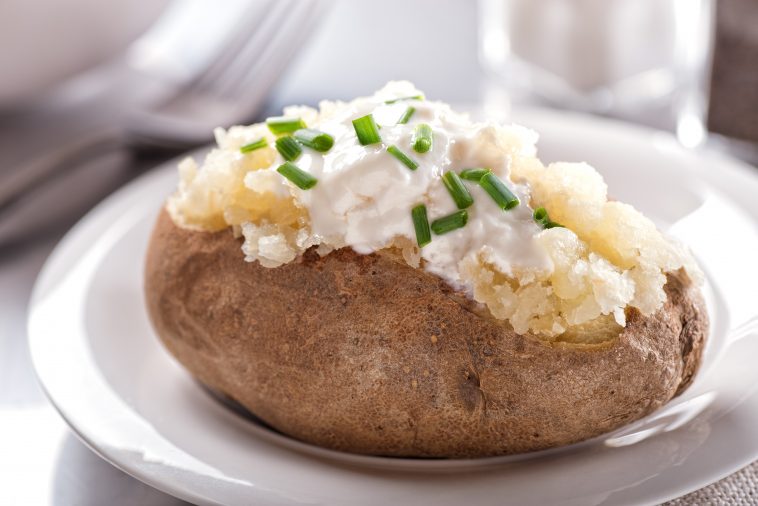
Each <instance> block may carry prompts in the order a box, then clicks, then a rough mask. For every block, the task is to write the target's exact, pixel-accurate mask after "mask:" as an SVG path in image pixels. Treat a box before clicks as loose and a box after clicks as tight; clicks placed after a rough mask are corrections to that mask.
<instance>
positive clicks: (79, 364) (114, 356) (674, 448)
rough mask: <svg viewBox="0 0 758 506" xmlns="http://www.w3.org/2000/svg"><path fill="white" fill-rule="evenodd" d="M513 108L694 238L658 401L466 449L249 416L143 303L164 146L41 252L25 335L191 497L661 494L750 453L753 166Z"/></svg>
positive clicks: (450, 499)
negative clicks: (391, 449) (305, 428)
mask: <svg viewBox="0 0 758 506" xmlns="http://www.w3.org/2000/svg"><path fill="white" fill-rule="evenodd" d="M514 119H515V120H517V121H518V122H521V123H523V124H526V125H528V126H531V127H533V128H535V129H536V130H538V131H540V132H542V138H541V141H540V144H539V146H540V150H541V155H542V157H543V158H544V159H545V160H556V159H559V158H560V159H567V160H586V161H588V162H590V163H593V164H595V165H596V166H597V167H598V168H600V169H601V172H603V174H604V175H605V177H606V179H607V181H608V183H609V186H610V188H611V193H612V194H613V195H614V196H615V197H616V198H618V199H620V200H624V201H628V202H630V203H632V204H634V205H635V206H637V207H638V208H639V209H641V210H642V211H643V212H645V213H646V214H648V215H649V216H651V217H652V218H653V219H655V220H656V221H657V223H658V224H659V225H660V226H661V227H663V228H665V229H666V230H668V231H669V232H670V233H671V234H672V235H675V236H677V237H680V238H681V239H682V240H684V241H685V242H687V243H688V244H689V245H690V246H691V247H692V249H693V251H694V252H695V254H696V256H697V257H698V259H699V261H700V262H701V264H702V266H703V268H704V270H705V271H706V275H707V277H708V283H707V286H706V295H707V298H708V304H709V310H710V312H711V317H712V327H713V328H712V335H711V339H710V343H709V346H708V347H707V349H706V356H705V362H704V364H703V368H702V370H701V372H700V374H699V376H698V377H697V380H696V382H695V384H694V385H693V387H692V388H690V389H689V390H688V391H687V392H686V394H685V395H684V396H683V397H681V398H679V399H677V400H676V401H675V402H673V403H670V404H669V405H667V406H665V407H664V408H663V409H662V410H660V411H659V412H657V413H654V414H653V415H651V416H650V417H648V418H646V419H644V420H642V421H641V422H639V423H636V424H634V425H632V426H629V427H626V428H624V429H623V430H621V431H618V432H616V433H614V434H610V435H608V436H605V437H602V438H598V439H596V440H594V441H590V442H585V443H583V444H580V445H575V446H572V447H568V448H563V449H559V450H554V451H548V452H542V453H538V454H532V455H527V456H515V457H506V458H495V459H484V460H471V461H445V460H432V461H423V460H413V459H405V460H403V459H386V458H375V457H357V456H351V455H348V454H342V453H338V452H332V451H327V450H322V449H318V448H315V447H312V446H310V445H307V444H303V443H299V442H296V441H293V440H290V439H288V438H286V437H284V436H281V435H278V434H276V433H274V432H271V431H269V430H268V429H266V428H264V427H262V426H259V425H257V424H256V423H254V422H252V421H250V420H249V419H246V418H244V417H242V416H240V415H238V414H236V413H235V412H233V411H232V410H229V409H228V408H226V407H225V406H223V405H222V404H221V403H219V402H217V401H216V400H215V399H214V398H213V397H211V396H210V395H209V394H208V392H206V391H205V390H203V389H202V388H200V387H199V386H198V385H197V384H196V383H195V382H193V381H192V379H191V378H190V377H189V376H188V374H186V373H185V372H184V370H183V369H181V368H180V367H179V366H178V365H177V363H176V362H174V360H173V359H172V358H171V357H170V356H169V355H168V354H167V353H166V352H165V351H164V350H163V349H162V348H161V346H160V344H159V343H158V341H157V339H156V338H155V336H154V334H153V332H152V330H151V328H150V325H149V322H148V320H147V316H146V314H145V310H144V307H143V297H142V262H143V256H144V251H145V245H146V241H147V239H148V234H149V232H150V229H151V226H152V223H153V220H154V218H155V216H156V213H157V212H158V210H159V208H160V206H161V203H162V201H163V199H164V198H165V196H166V195H167V194H168V193H170V192H171V191H172V189H173V187H174V184H175V171H174V169H173V165H174V164H173V163H169V164H167V166H166V167H164V168H161V169H159V170H156V171H155V172H153V173H151V174H149V175H147V176H145V177H143V178H141V179H139V180H137V181H135V182H133V183H132V184H130V185H129V186H127V187H125V188H124V189H123V190H121V191H119V192H118V193H116V194H115V195H113V196H112V197H110V198H108V199H107V200H106V201H105V202H103V203H102V204H101V205H100V206H98V207H97V208H96V209H95V210H94V211H93V212H92V213H90V215H89V216H87V217H86V218H85V219H83V220H82V221H81V222H80V223H79V224H78V225H77V226H76V227H75V228H74V229H73V230H72V231H71V232H70V233H69V234H68V236H67V237H66V238H65V239H64V240H63V241H62V243H61V244H60V245H59V246H58V248H57V249H56V251H55V252H54V253H53V255H52V256H51V258H50V259H49V261H48V263H47V265H46V267H45V268H44V270H43V272H42V274H41V276H40V278H39V280H38V282H37V286H36V289H35V292H34V296H33V301H32V308H31V313H30V321H29V335H30V340H31V349H32V355H33V359H34V364H35V367H36V369H37V372H38V374H39V377H40V379H41V381H42V384H43V385H44V388H45V389H46V391H47V393H48V395H49V396H50V399H51V400H52V402H53V403H54V404H55V405H56V406H57V408H58V409H59V410H60V413H61V414H62V415H63V417H64V418H65V419H66V420H67V421H68V423H69V424H70V425H71V426H72V428H73V429H74V430H75V431H76V432H77V433H78V434H79V435H80V436H81V437H82V439H83V440H85V441H86V442H87V443H88V444H89V445H90V446H91V447H92V448H93V449H94V450H95V451H97V452H98V453H99V454H100V455H102V456H103V457H104V458H106V459H108V460H109V461H111V462H112V463H114V464H115V465H116V466H118V467H120V468H121V469H123V470H125V471H126V472H128V473H130V474H132V475H134V476H136V477H137V478H139V479H141V480H143V481H145V482H147V483H149V484H151V485H153V486H155V487H157V488H159V489H161V490H164V491H166V492H168V493H170V494H174V495H176V496H178V497H181V498H183V499H187V500H190V501H193V502H197V503H224V504H272V505H274V504H275V505H293V504H305V503H307V504H330V505H353V504H377V505H386V504H416V505H426V504H428V505H435V506H443V505H456V506H458V505H460V504H503V503H513V504H521V505H527V504H539V505H544V504H577V505H578V504H581V505H587V504H626V503H632V502H633V503H655V502H659V501H663V500H666V499H670V498H673V497H676V496H679V495H682V494H684V493H686V492H689V491H692V490H695V489H697V488H699V487H702V486H704V485H706V484H708V483H710V482H713V481H715V480H717V479H719V478H722V477H723V476H726V475H727V474H729V473H731V472H733V471H735V470H737V469H738V468H740V467H742V466H744V465H746V464H747V463H749V462H751V461H752V460H753V459H755V458H757V457H758V438H755V437H754V434H755V427H756V425H757V424H758V392H756V386H758V367H756V366H755V361H756V358H755V357H758V319H757V318H756V315H758V295H756V291H755V288H754V285H755V283H756V282H758V269H757V268H756V264H755V258H756V255H757V254H758V171H755V170H754V169H751V168H750V167H747V166H744V165H740V164H739V163H737V162H734V161H730V160H728V159H725V158H721V157H719V156H718V155H716V154H712V153H700V154H695V153H691V152H687V151H684V150H682V149H680V148H679V147H678V146H677V145H676V143H675V142H674V141H673V140H672V139H671V138H669V137H668V136H666V135H665V134H661V133H657V132H653V131H649V130H644V129H640V128H635V127H631V126H628V125H624V124H620V123H614V122H610V121H601V120H598V119H592V118H587V117H582V116H573V115H567V114H558V113H554V112H546V111H524V112H521V113H519V114H516V117H515V118H514Z"/></svg>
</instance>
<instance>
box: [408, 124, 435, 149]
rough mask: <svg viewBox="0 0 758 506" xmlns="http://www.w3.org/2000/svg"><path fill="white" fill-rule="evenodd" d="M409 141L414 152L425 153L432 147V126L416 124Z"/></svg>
mask: <svg viewBox="0 0 758 506" xmlns="http://www.w3.org/2000/svg"><path fill="white" fill-rule="evenodd" d="M411 142H412V143H413V151H415V152H416V153H426V152H427V151H429V150H430V149H432V127H430V126H429V125H427V124H426V123H421V124H420V125H416V129H415V130H414V131H413V139H412V141H411Z"/></svg>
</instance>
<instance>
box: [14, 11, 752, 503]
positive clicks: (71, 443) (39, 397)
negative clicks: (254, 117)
mask: <svg viewBox="0 0 758 506" xmlns="http://www.w3.org/2000/svg"><path fill="white" fill-rule="evenodd" d="M432 2H433V0H424V1H422V2H419V3H418V4H417V5H414V7H412V8H410V9H411V11H414V10H417V11H418V12H416V14H417V15H418V16H416V17H415V18H414V15H413V12H411V13H410V14H409V15H408V18H409V19H410V20H411V21H409V23H412V22H414V21H413V20H414V19H416V21H418V19H423V17H424V16H423V15H422V14H423V12H425V11H426V9H427V8H431V6H432ZM385 4H386V5H385V7H386V8H385V9H383V11H385V12H387V13H392V12H395V11H396V10H397V9H400V8H401V7H402V8H404V9H406V11H407V9H408V7H407V6H408V4H406V3H403V2H401V0H391V1H387V2H385ZM441 4H443V5H444V8H445V9H447V10H448V11H450V15H449V16H446V19H448V21H447V22H448V23H450V26H440V24H441V25H444V23H445V21H444V20H441V21H439V22H438V24H437V25H436V26H432V24H427V25H423V24H420V23H416V24H415V25H414V29H413V30H409V32H414V30H415V32H414V33H415V36H417V37H421V38H426V40H427V46H428V47H429V48H437V49H433V50H432V51H434V52H439V55H437V56H439V58H436V57H435V58H430V59H429V61H430V62H432V63H430V65H425V66H424V69H423V71H422V70H421V69H419V68H418V66H417V65H415V61H414V57H413V55H409V56H408V57H407V58H406V59H405V60H403V59H400V60H398V61H396V62H394V63H395V66H394V72H397V73H399V75H389V76H388V75H387V72H386V69H385V68H381V67H380V66H379V67H377V68H374V69H371V68H370V66H365V68H362V69H360V71H358V69H357V68H356V67H355V66H353V65H347V66H345V65H339V63H338V62H340V61H342V62H345V61H350V60H351V58H352V54H351V52H350V51H351V48H352V46H353V45H352V44H351V42H350V41H351V40H352V39H353V38H354V37H357V34H359V33H362V35H363V36H365V32H368V31H370V30H371V29H372V26H371V20H369V19H367V18H366V16H363V15H361V9H363V8H365V6H361V5H359V3H353V2H348V1H347V0H342V1H340V2H337V7H338V8H337V9H335V11H336V12H335V13H334V14H331V15H330V16H329V17H328V18H327V19H325V20H324V23H325V26H324V27H323V29H322V30H321V31H320V33H319V34H318V35H317V36H316V38H315V39H314V40H313V41H312V42H311V43H310V44H309V47H308V48H307V49H306V50H305V51H304V52H303V54H301V55H300V56H299V57H298V59H297V60H296V61H295V63H294V66H293V68H292V69H290V71H288V73H287V74H286V75H285V76H284V78H283V80H282V82H281V83H280V86H279V88H278V90H279V91H278V92H277V93H276V94H275V95H274V96H273V97H271V100H270V102H269V107H268V110H267V111H266V112H269V111H273V110H276V109H277V108H279V107H281V105H283V104H285V103H291V102H295V103H297V102H303V103H315V101H316V100H317V99H318V98H319V97H323V96H329V97H343V98H347V97H350V96H353V95H355V94H363V93H369V92H371V91H372V90H373V89H375V88H377V87H379V86H381V85H382V84H383V82H384V81H385V80H387V79H388V78H407V79H410V80H414V81H415V82H416V84H417V85H418V86H419V87H420V88H421V89H424V90H426V92H427V93H428V95H429V96H435V97H439V98H443V99H446V100H448V101H452V102H460V101H467V102H472V101H475V100H477V99H478V98H479V93H480V86H481V84H482V75H481V71H480V70H479V69H478V66H477V63H476V61H475V59H472V58H470V57H468V55H471V54H475V53H476V33H475V28H476V13H475V10H474V9H471V8H469V6H468V3H467V2H457V1H455V0H444V1H435V2H434V3H433V5H434V6H435V7H436V8H439V6H440V5H441ZM393 6H394V7H393ZM395 7H396V8H397V9H396V8H395ZM388 15H389V14H388ZM346 19H350V20H356V19H357V20H363V21H362V22H357V23H352V24H351V25H350V29H347V30H344V29H342V30H341V29H339V27H343V26H345V20H346ZM401 28H402V27H401ZM398 31H399V32H402V31H403V30H401V29H398ZM419 31H420V32H421V33H419ZM448 33H456V37H453V38H448V37H447V35H446V34H448ZM451 39H454V41H453V42H454V43H453V42H451ZM404 43H405V42H403V41H399V42H397V44H398V47H397V48H395V49H396V51H392V50H391V49H390V51H389V53H397V54H403V53H404V51H402V47H401V45H402V44H404ZM381 50H382V51H385V52H386V51H387V48H386V47H384V48H383V49H381ZM369 51H371V49H369ZM376 51H377V54H376V55H371V54H369V55H365V54H364V55H363V60H364V61H370V60H372V58H371V57H372V56H377V57H381V53H379V52H378V51H380V49H376ZM407 53H410V52H407ZM322 54H330V58H329V59H328V61H326V62H325V61H324V59H323V58H319V56H320V55H322ZM432 56H434V55H432ZM374 61H377V60H376V59H374ZM378 61H381V59H379V60H378ZM450 61H456V62H462V63H460V64H459V65H457V66H456V67H455V68H451V66H450V65H449V64H448V62H450ZM433 62H439V63H438V64H436V63H433ZM460 75H467V76H469V79H468V80H464V81H462V80H461V79H460V78H459V76H460ZM103 114H104V113H103V111H102V110H98V111H95V110H90V111H87V112H86V113H84V114H78V115H75V116H72V117H63V118H61V117H59V116H57V117H48V116H46V115H45V112H44V111H42V112H38V113H37V114H35V115H33V116H32V117H29V116H25V115H20V116H19V115H17V114H15V115H10V116H9V115H6V116H2V115H0V170H1V169H2V167H4V166H7V165H8V164H16V163H19V162H21V161H22V160H24V159H25V158H28V157H29V156H31V155H33V154H34V153H38V152H39V150H40V146H47V145H51V144H55V143H59V142H63V141H65V138H66V137H69V138H70V137H74V136H76V135H77V132H82V131H85V130H86V129H88V128H92V126H93V125H97V124H98V123H103V122H105V121H108V120H109V119H108V118H106V117H104V115H103ZM209 140H210V139H209ZM160 161H162V160H161V159H160V158H154V159H142V160H136V161H134V160H132V161H125V160H123V159H117V160H104V161H103V162H102V164H103V167H101V168H99V169H98V170H100V171H103V172H106V173H108V174H109V175H110V176H109V177H112V178H113V180H114V181H116V182H118V181H121V182H123V181H126V180H128V179H129V178H131V177H133V176H134V175H136V174H138V173H140V172H141V171H143V170H146V169H149V168H150V167H151V166H154V165H156V164H158V163H160ZM69 226H70V223H69V224H66V225H65V226H62V227H60V228H58V229H55V230H51V231H49V232H48V233H47V234H46V235H44V236H43V237H39V238H37V240H36V241H35V242H34V243H32V244H28V245H26V246H25V247H23V248H15V249H12V250H5V251H3V250H0V505H5V504H8V505H21V504H40V505H44V504H55V505H58V504H60V505H69V504H76V505H103V504H109V505H170V504H183V503H182V501H179V500H178V499H175V498H173V497H171V496H168V495H166V494H163V493H162V492H159V491H157V490H155V489H153V488H151V487H149V486H147V485H144V484H142V483H141V482H139V481H138V480H136V479H133V478H131V477H130V476H128V475H126V474H124V473H123V472H121V471H119V470H118V469H116V468H115V467H113V466H112V465H110V464H109V463H107V462H105V461H104V460H102V459H100V457H98V456H97V455H95V454H94V453H93V452H92V451H90V450H89V449H88V448H87V447H86V446H84V445H83V444H82V443H81V442H80V441H79V440H78V439H77V437H76V436H75V435H74V434H73V433H72V432H71V431H70V430H69V429H68V427H67V426H66V424H65V423H64V422H63V420H62V419H61V418H60V417H59V416H58V414H57V413H56V412H55V410H54V409H53V408H52V406H51V405H50V404H49V403H48V402H47V400H46V399H45V396H44V394H43V392H42V391H41V389H40V387H39V386H38V384H37V382H36V379H35V377H34V373H33V370H32V365H31V360H30V357H29V352H28V349H27V343H26V311H27V305H28V299H29V296H30V294H31V290H32V286H33V283H34V280H35V277H36V276H37V273H38V271H39V269H40V268H41V267H42V265H43V263H44V261H45V259H46V257H47V256H48V255H49V253H50V252H51V250H52V248H53V247H54V246H55V244H56V242H57V241H58V240H59V239H60V237H62V235H63V234H64V233H65V230H66V229H67V228H68V227H69ZM757 486H758V466H756V464H753V465H752V466H748V467H747V468H746V469H744V470H743V471H741V472H740V473H736V474H735V475H732V476H731V477H729V478H727V479H726V480H723V481H722V482H719V483H716V484H714V485H711V486H710V487H706V488H705V489H702V490H701V491H698V492H696V493H695V494H692V495H690V496H686V497H684V498H680V499H678V500H676V501H674V502H673V503H672V504H692V503H698V504H703V503H710V504H757V503H758V495H756V494H757V493H758V492H756V487H757Z"/></svg>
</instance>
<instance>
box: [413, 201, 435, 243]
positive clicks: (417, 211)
mask: <svg viewBox="0 0 758 506" xmlns="http://www.w3.org/2000/svg"><path fill="white" fill-rule="evenodd" d="M411 218H412V219H413V228H414V229H415V230H416V242H417V243H418V247H419V248H423V247H424V246H426V245H427V244H429V243H430V242H432V233H431V232H430V231H429V220H428V219H427V217H426V206H425V205H424V204H419V205H417V206H416V207H414V208H413V209H411Z"/></svg>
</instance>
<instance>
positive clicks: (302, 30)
mask: <svg viewBox="0 0 758 506" xmlns="http://www.w3.org/2000/svg"><path fill="white" fill-rule="evenodd" d="M294 3H295V4H297V5H298V8H296V9H292V10H290V11H289V13H288V17H287V20H286V23H287V27H288V28H289V29H281V30H278V31H277V32H276V33H275V34H274V35H273V36H272V37H271V39H270V41H269V43H268V44H266V45H265V47H263V50H262V51H261V52H259V53H258V54H257V57H256V58H255V59H254V60H253V64H252V65H241V66H240V68H239V70H240V72H238V73H236V74H235V75H234V78H233V79H229V80H228V81H227V82H226V83H223V85H224V88H223V92H224V94H225V96H227V97H239V98H241V99H242V101H243V103H244V104H250V103H254V101H255V100H259V99H257V98H255V94H254V93H252V91H253V90H254V89H257V88H267V87H268V86H267V84H268V82H270V81H272V80H273V79H276V78H277V77H278V76H279V75H280V73H281V70H282V69H283V68H284V67H285V66H286V65H287V64H288V63H289V62H290V59H291V58H292V56H293V54H294V53H295V50H296V49H297V48H299V47H301V44H302V42H303V41H304V40H306V39H307V37H308V35H309V33H310V29H309V28H310V27H309V26H308V25H311V26H312V25H313V24H314V20H315V19H317V16H316V14H317V13H318V12H320V11H321V3H320V2H319V1H317V0H306V1H302V0H301V1H299V2H298V1H295V2H294ZM306 4H307V8H306V7H305V5H306ZM283 26H284V25H283ZM295 28H297V30H296V31H293V29H295ZM284 48H287V49H284ZM274 59H278V60H280V62H279V63H278V64H277V62H276V61H274V62H273V63H272V60H274ZM262 67H263V68H266V69H272V68H275V69H276V71H274V72H272V71H268V72H267V75H262V74H261V72H260V69H261V68H262ZM256 82H257V83H260V84H263V86H259V87H254V86H253V84H254V83H256Z"/></svg>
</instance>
